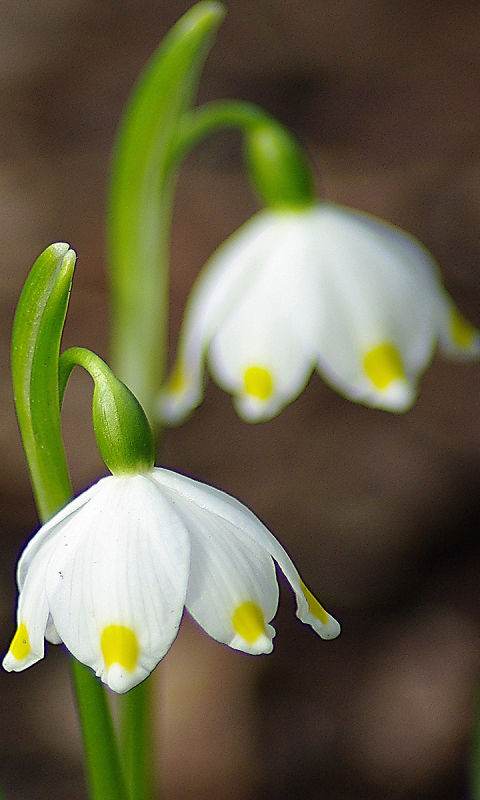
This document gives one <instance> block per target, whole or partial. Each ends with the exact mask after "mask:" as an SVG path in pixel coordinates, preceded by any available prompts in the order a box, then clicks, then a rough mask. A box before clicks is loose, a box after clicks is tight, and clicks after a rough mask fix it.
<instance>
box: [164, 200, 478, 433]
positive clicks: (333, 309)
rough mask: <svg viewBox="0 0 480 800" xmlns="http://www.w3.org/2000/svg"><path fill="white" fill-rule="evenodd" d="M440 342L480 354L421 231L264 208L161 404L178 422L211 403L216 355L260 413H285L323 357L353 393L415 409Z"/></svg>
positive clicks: (188, 332) (205, 302) (192, 308)
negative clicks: (209, 385)
mask: <svg viewBox="0 0 480 800" xmlns="http://www.w3.org/2000/svg"><path fill="white" fill-rule="evenodd" d="M437 343H439V344H440V347H441V349H442V350H443V352H445V353H446V354H448V355H451V356H453V357H459V358H469V357H472V356H478V354H479V353H480V336H479V334H478V332H477V331H476V330H475V328H473V327H472V325H470V323H469V322H467V320H465V319H464V318H463V317H462V316H461V315H460V313H459V312H458V311H457V309H456V307H455V306H454V304H453V302H452V300H451V298H450V297H449V296H448V294H447V293H446V291H445V289H444V288H443V286H442V283H441V280H440V277H439V274H438V270H437V267H436V264H435V262H434V260H433V258H432V257H431V256H430V254H429V253H428V252H427V251H426V250H425V248H424V247H423V246H422V245H421V244H420V243H419V242H418V241H416V240H415V239H414V238H413V237H412V236H410V235H408V234H407V233H405V232H403V231H401V230H399V229H398V228H396V227H394V226H393V225H389V224H387V223H385V222H382V221H381V220H379V219H376V218H375V217H372V216H369V215H367V214H363V213H360V212H357V211H354V210H352V209H348V208H344V207H341V206H338V205H335V204H332V203H327V202H321V203H317V204H315V205H313V206H310V207H306V208H304V209H300V210H296V211H279V210H264V211H261V212H260V213H259V214H257V215H256V216H255V217H253V219H251V220H250V221H249V222H247V223H246V224H245V225H244V226H243V227H242V228H241V229H240V230H239V231H238V232H237V233H236V234H234V235H233V236H232V237H231V238H230V239H229V240H228V241H227V242H226V243H225V244H224V245H222V247H220V248H219V249H218V251H217V252H216V253H215V254H214V256H213V257H212V259H211V260H210V262H209V263H208V264H207V265H206V267H205V268H204V270H203V272H202V273H201V274H200V276H199V278H198V281H197V283H196V285H195V287H194V289H193V291H192V294H191V297H190V301H189V304H188V306H187V310H186V312H185V317H184V322H183V327H182V331H181V335H180V344H179V354H178V359H177V363H176V366H175V368H174V370H173V372H172V374H171V376H170V378H169V380H168V381H167V382H166V384H165V386H164V388H163V390H162V392H161V396H160V401H159V413H160V416H161V417H162V418H163V420H164V421H166V422H169V423H172V424H175V423H178V422H180V421H182V420H183V419H184V417H185V416H186V415H187V414H188V413H189V412H190V411H191V410H192V409H193V408H195V406H196V405H198V404H199V403H200V402H201V399H202V394H203V383H204V381H203V373H204V362H205V360H207V361H208V364H209V368H210V371H211V374H212V375H213V377H214V379H215V380H216V381H217V383H218V384H219V385H220V386H221V387H222V388H224V389H225V390H226V391H228V392H230V393H231V394H232V395H233V396H234V402H235V406H236V408H237V411H238V413H239V414H240V415H241V416H242V417H243V418H244V419H245V420H247V421H249V422H259V421H263V420H267V419H270V418H272V417H274V416H276V415H277V414H278V413H279V412H280V411H281V410H282V409H283V408H284V407H285V406H286V405H287V404H288V403H290V402H291V401H292V400H294V399H295V398H296V397H297V396H298V395H299V394H300V393H301V392H302V391H303V389H304V388H305V385H306V383H307V382H308V380H309V377H310V375H311V373H312V370H313V369H315V368H317V370H318V371H319V372H320V373H321V374H322V375H323V376H324V377H325V379H326V380H327V382H328V383H330V384H331V385H332V386H333V387H334V388H336V389H337V390H338V391H339V392H341V393H342V394H344V395H345V396H346V397H348V398H349V399H351V400H354V401H357V402H360V403H364V404H365V405H368V406H373V407H375V408H382V409H385V410H388V411H394V412H403V411H406V410H407V409H409V408H410V407H411V406H412V404H413V403H414V401H415V398H416V394H417V384H418V380H419V378H420V375H421V374H422V372H423V371H424V370H425V368H426V367H427V365H428V363H429V361H430V359H431V357H432V354H433V351H434V348H435V346H436V344H437Z"/></svg>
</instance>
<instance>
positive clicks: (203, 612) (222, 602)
mask: <svg viewBox="0 0 480 800" xmlns="http://www.w3.org/2000/svg"><path fill="white" fill-rule="evenodd" d="M181 514H182V518H183V519H184V521H185V523H186V525H187V527H188V530H189V533H190V542H191V569H190V579H189V583H188V592H187V599H186V607H187V609H188V611H189V612H190V614H191V615H192V616H193V617H194V619H195V620H196V621H197V622H198V623H199V625H201V626H202V628H204V630H205V631H206V632H207V633H208V634H209V635H210V636H212V637H213V638H214V639H216V640H217V641H219V642H223V643H224V644H227V645H229V646H230V647H233V648H234V649H236V650H243V651H244V652H246V653H252V654H259V653H269V652H270V651H271V650H272V646H273V645H272V638H273V636H274V635H275V631H274V629H273V628H272V626H271V625H269V624H268V623H269V622H270V621H271V620H272V619H273V617H274V616H275V614H276V611H277V606H278V584H277V577H276V574H275V566H274V563H273V560H272V558H271V557H270V555H269V554H268V553H267V552H266V551H265V550H264V549H263V548H261V547H259V546H258V545H257V544H256V542H254V541H253V540H251V539H248V538H247V537H245V536H243V535H239V531H238V529H237V528H236V527H235V526H234V525H232V524H231V523H230V522H228V521H227V520H224V519H221V518H219V517H218V516H216V515H214V514H212V513H211V512H210V510H208V509H204V508H199V507H198V506H195V505H194V504H192V503H190V502H188V501H186V502H184V503H183V506H182V510H181ZM242 615H243V616H242ZM239 618H240V624H238V622H237V620H238V619H239ZM245 618H246V620H247V624H246V628H247V631H246V633H245V631H243V635H242V620H243V626H244V627H245Z"/></svg>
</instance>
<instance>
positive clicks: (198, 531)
mask: <svg viewBox="0 0 480 800" xmlns="http://www.w3.org/2000/svg"><path fill="white" fill-rule="evenodd" d="M274 562H276V563H277V564H278V565H279V567H280V569H281V570H282V572H283V573H284V575H285V576H286V578H287V580H288V581H289V582H290V585H291V586H292V589H293V591H294V592H295V595H296V598H297V616H298V617H299V618H300V619H301V620H302V622H306V623H308V624H309V625H311V626H312V628H313V629H314V630H315V631H316V632H317V633H318V634H319V635H320V636H321V637H322V638H324V639H331V638H334V637H335V636H337V635H338V633H339V631H340V627H339V625H338V623H337V622H336V621H335V620H334V619H333V617H331V616H330V615H329V614H328V613H327V612H326V611H324V609H323V608H322V606H321V605H320V604H319V603H318V601H317V600H316V599H315V598H314V597H313V595H312V594H311V592H310V591H309V590H308V589H307V587H306V586H305V584H303V582H302V581H301V579H300V577H299V575H298V573H297V570H296V569H295V567H294V565H293V563H292V561H291V560H290V558H289V557H288V555H287V554H286V552H285V550H284V549H283V547H282V546H281V545H280V544H279V542H278V541H277V540H276V539H275V537H274V536H273V535H272V534H271V533H270V532H269V531H268V530H267V528H265V526H264V525H263V524H262V523H261V522H260V521H259V520H258V519H257V517H256V516H255V515H254V514H253V513H252V512H251V511H249V510H248V509H247V508H246V507H245V506H244V505H242V504H241V503H240V502H239V501H238V500H235V499H234V498H233V497H230V496H229V495H227V494H225V493H223V492H221V491H219V490H218V489H214V488H212V487H210V486H206V485H205V484H201V483H198V482H197V481H194V480H191V479H189V478H186V477H183V476H181V475H178V474H176V473H173V472H170V471H169V470H165V469H160V468H153V469H151V470H149V471H148V472H145V473H143V474H138V475H133V476H132V475H130V476H126V477H114V476H110V477H108V478H103V479H102V480H100V481H99V482H98V483H96V484H95V485H94V486H92V487H91V488H90V489H89V490H88V491H86V492H84V493H83V494H82V495H80V496H79V497H78V498H76V499H75V500H73V501H72V502H71V503H69V504H68V505H67V506H66V507H65V508H64V509H62V510H61V511H60V512H59V513H58V514H56V515H55V516H54V517H53V518H52V519H50V520H49V521H48V522H47V523H46V524H45V525H44V526H43V527H42V528H41V529H40V530H39V532H38V533H37V534H36V536H34V537H33V539H32V540H31V541H30V543H29V544H28V545H27V547H26V549H25V551H24V553H23V555H22V557H21V559H20V561H19V564H18V575H17V579H18V586H19V590H20V596H19V603H18V615H17V616H18V619H17V624H18V628H17V632H16V634H15V636H14V638H13V640H12V644H11V646H10V649H9V651H8V653H7V655H6V656H5V659H4V661H3V666H4V667H5V669H7V670H8V671H11V670H15V671H19V670H23V669H25V668H26V667H29V666H31V665H32V664H34V663H35V662H37V661H38V660H39V659H41V658H43V655H44V638H46V639H47V640H48V641H50V642H52V643H54V644H58V643H60V642H64V644H65V645H66V647H67V648H68V649H69V650H70V652H71V653H72V654H73V655H74V656H75V658H77V659H78V660H79V661H81V662H83V663H84V664H87V665H88V666H89V667H91V668H92V669H93V670H95V672H96V674H97V675H98V676H99V677H100V678H101V679H102V680H103V681H104V682H105V683H107V684H108V685H109V686H110V688H111V689H113V690H114V691H116V692H126V691H128V690H129V689H131V688H132V687H133V686H135V685H136V684H137V683H140V681H142V680H143V679H144V678H146V677H147V675H149V673H150V672H151V671H152V670H153V669H154V667H155V666H156V665H157V664H158V662H159V661H160V659H161V658H163V656H164V655H165V653H166V652H167V651H168V649H169V648H170V646H171V644H172V642H173V640H174V639H175V636H176V634H177V631H178V627H179V625H180V620H181V617H182V614H183V609H184V607H186V608H187V609H188V611H189V612H190V614H191V615H192V616H193V617H194V619H195V620H196V621H197V622H198V623H199V625H201V627H202V628H203V629H204V630H205V631H206V632H207V633H208V634H209V635H210V636H212V637H213V638H214V639H216V640H217V641H219V642H223V643H225V644H227V645H229V646H230V647H233V648H234V649H236V650H242V651H244V652H246V653H252V654H258V653H269V652H270V651H271V650H272V646H273V645H272V639H273V637H274V635H275V631H274V629H273V627H272V626H271V625H270V622H271V620H272V619H273V617H274V615H275V613H276V610H277V605H278V584H277V578H276V572H275V563H274Z"/></svg>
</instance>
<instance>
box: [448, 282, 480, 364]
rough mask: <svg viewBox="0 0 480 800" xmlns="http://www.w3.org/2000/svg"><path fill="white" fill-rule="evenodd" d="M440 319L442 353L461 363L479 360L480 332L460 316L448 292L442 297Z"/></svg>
mask: <svg viewBox="0 0 480 800" xmlns="http://www.w3.org/2000/svg"><path fill="white" fill-rule="evenodd" d="M438 319H439V342H440V347H441V349H442V352H443V353H444V354H445V355H447V356H449V357H450V358H455V359H457V360H461V361H468V360H472V359H477V358H478V356H479V355H480V332H479V331H478V330H477V329H476V328H474V327H473V325H471V323H470V322H469V321H468V320H467V319H465V317H463V316H462V315H461V314H460V312H459V311H458V309H457V308H456V306H455V304H454V303H453V302H452V300H451V298H450V297H449V295H448V294H447V293H446V292H445V293H443V295H442V297H441V303H440V305H439V312H438Z"/></svg>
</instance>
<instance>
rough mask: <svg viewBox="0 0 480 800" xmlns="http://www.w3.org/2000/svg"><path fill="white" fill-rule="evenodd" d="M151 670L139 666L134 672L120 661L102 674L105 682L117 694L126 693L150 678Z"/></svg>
mask: <svg viewBox="0 0 480 800" xmlns="http://www.w3.org/2000/svg"><path fill="white" fill-rule="evenodd" d="M149 674H150V673H149V672H148V671H147V670H145V669H142V668H141V667H138V668H137V669H136V670H134V671H133V672H132V671H130V670H128V669H126V668H125V667H123V666H122V665H121V664H119V663H118V662H115V664H112V665H111V666H110V667H109V668H108V670H107V671H106V673H104V674H103V675H102V681H103V683H106V684H107V686H108V687H109V689H111V690H112V691H113V692H116V693H117V694H125V692H129V691H130V689H133V688H134V686H137V685H138V684H139V683H141V682H142V681H144V680H145V678H148V676H149Z"/></svg>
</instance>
